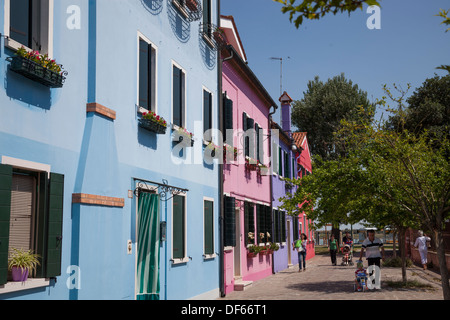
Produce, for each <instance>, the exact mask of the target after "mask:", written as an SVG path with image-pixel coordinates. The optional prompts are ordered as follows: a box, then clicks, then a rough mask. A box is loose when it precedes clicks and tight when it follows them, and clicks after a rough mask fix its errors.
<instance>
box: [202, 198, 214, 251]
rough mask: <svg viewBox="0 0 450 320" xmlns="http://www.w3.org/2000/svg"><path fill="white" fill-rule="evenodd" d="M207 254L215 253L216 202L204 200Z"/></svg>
mask: <svg viewBox="0 0 450 320" xmlns="http://www.w3.org/2000/svg"><path fill="white" fill-rule="evenodd" d="M203 212H204V215H205V218H204V220H205V254H213V253H214V222H213V220H214V202H212V201H204V211H203Z"/></svg>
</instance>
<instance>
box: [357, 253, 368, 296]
mask: <svg viewBox="0 0 450 320" xmlns="http://www.w3.org/2000/svg"><path fill="white" fill-rule="evenodd" d="M356 266H357V269H356V271H355V282H356V287H357V290H358V291H361V290H363V287H365V286H366V280H367V271H366V269H364V265H363V262H362V261H361V260H359V261H357V262H356Z"/></svg>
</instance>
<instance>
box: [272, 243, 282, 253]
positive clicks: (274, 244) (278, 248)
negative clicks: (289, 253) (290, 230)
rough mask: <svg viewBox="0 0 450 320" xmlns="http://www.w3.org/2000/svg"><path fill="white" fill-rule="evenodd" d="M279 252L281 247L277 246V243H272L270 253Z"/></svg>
mask: <svg viewBox="0 0 450 320" xmlns="http://www.w3.org/2000/svg"><path fill="white" fill-rule="evenodd" d="M278 250H280V246H279V245H278V244H276V243H271V244H270V245H269V251H270V253H273V252H274V251H278Z"/></svg>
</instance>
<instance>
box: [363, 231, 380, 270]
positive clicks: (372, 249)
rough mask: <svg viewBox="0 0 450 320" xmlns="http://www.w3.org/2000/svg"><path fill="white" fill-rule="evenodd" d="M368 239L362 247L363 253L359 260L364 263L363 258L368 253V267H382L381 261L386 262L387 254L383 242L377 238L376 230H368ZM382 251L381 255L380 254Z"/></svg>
mask: <svg viewBox="0 0 450 320" xmlns="http://www.w3.org/2000/svg"><path fill="white" fill-rule="evenodd" d="M367 236H368V237H367V238H366V239H365V240H364V242H363V243H362V247H361V253H360V255H359V260H361V261H362V256H363V254H364V251H366V259H367V262H368V265H369V266H370V265H376V266H378V267H381V265H380V260H381V259H382V260H383V261H384V258H385V252H384V247H383V242H381V240H380V239H378V238H375V230H372V229H370V230H368V231H367ZM380 249H381V253H380Z"/></svg>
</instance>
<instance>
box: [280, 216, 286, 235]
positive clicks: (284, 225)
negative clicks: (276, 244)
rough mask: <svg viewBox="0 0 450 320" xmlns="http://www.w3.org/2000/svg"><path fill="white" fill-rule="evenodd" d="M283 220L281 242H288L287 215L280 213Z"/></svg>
mask: <svg viewBox="0 0 450 320" xmlns="http://www.w3.org/2000/svg"><path fill="white" fill-rule="evenodd" d="M280 220H281V242H286V213H285V212H284V211H283V212H280Z"/></svg>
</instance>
